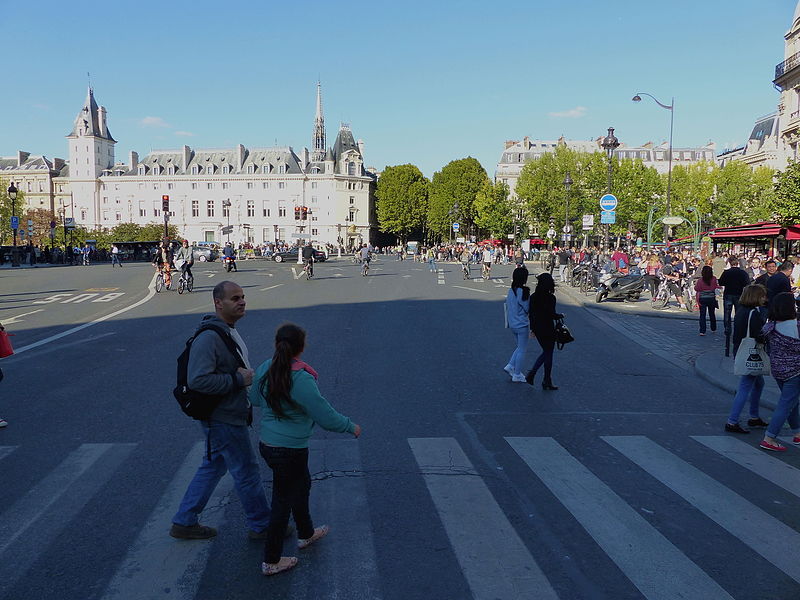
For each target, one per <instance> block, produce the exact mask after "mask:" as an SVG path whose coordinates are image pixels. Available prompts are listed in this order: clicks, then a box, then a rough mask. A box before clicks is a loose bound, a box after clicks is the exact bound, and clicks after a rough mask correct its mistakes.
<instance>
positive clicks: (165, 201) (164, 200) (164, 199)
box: [161, 194, 169, 213]
mask: <svg viewBox="0 0 800 600" xmlns="http://www.w3.org/2000/svg"><path fill="white" fill-rule="evenodd" d="M161 210H163V211H164V212H165V213H168V212H169V196H167V195H166V194H164V195H163V196H161Z"/></svg>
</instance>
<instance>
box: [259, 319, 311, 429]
mask: <svg viewBox="0 0 800 600" xmlns="http://www.w3.org/2000/svg"><path fill="white" fill-rule="evenodd" d="M305 347H306V332H305V330H303V329H302V328H301V327H298V326H297V325H295V324H293V323H286V324H284V325H281V326H280V327H278V330H277V331H276V332H275V354H273V355H272V363H271V364H270V366H269V369H267V372H266V373H265V374H264V377H262V379H261V383H260V385H259V391H260V392H261V395H262V396H263V397H264V399H265V400H266V401H267V405H268V406H269V407H270V409H272V412H273V413H275V416H276V417H278V418H279V419H282V418H284V417H286V413H285V412H284V410H283V409H284V404H283V403H284V402H285V403H286V404H287V405H288V406H295V403H294V402H293V401H292V359H294V357H295V356H297V355H298V354H300V353H301V352H302V351H303V349H304V348H305Z"/></svg>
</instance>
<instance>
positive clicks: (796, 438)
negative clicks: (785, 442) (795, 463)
mask: <svg viewBox="0 0 800 600" xmlns="http://www.w3.org/2000/svg"><path fill="white" fill-rule="evenodd" d="M792 443H793V444H794V445H795V446H800V435H796V436H794V437H793V438H792Z"/></svg>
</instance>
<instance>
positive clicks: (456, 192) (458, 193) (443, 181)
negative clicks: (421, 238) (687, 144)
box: [427, 157, 488, 239]
mask: <svg viewBox="0 0 800 600" xmlns="http://www.w3.org/2000/svg"><path fill="white" fill-rule="evenodd" d="M486 181H488V177H487V175H486V171H485V170H484V169H483V167H482V166H481V163H479V162H478V161H477V160H476V159H474V158H472V157H468V158H462V159H460V160H454V161H452V162H450V163H448V164H447V165H445V166H444V167H443V168H442V170H441V171H437V172H436V173H434V174H433V181H431V185H430V194H429V200H428V223H427V224H428V228H429V231H430V233H431V234H432V235H433V236H434V237H436V238H439V239H441V238H443V237H447V236H448V235H449V234H450V227H451V224H452V222H453V219H455V220H457V221H458V222H459V223H461V224H462V225H463V226H464V232H465V233H466V232H468V231H470V230H471V229H472V226H473V225H474V224H475V207H474V204H475V198H476V196H477V195H478V192H480V191H481V189H483V186H484V184H485V183H486ZM456 204H458V209H457V210H455V205H456Z"/></svg>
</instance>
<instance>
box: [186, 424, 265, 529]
mask: <svg viewBox="0 0 800 600" xmlns="http://www.w3.org/2000/svg"><path fill="white" fill-rule="evenodd" d="M200 425H201V426H202V428H203V433H204V434H205V435H206V436H207V439H208V440H209V444H210V446H211V460H209V459H208V452H206V453H205V454H204V455H203V462H202V463H201V464H200V467H199V468H198V469H197V472H196V473H195V474H194V478H193V479H192V481H191V483H189V487H188V488H187V489H186V493H185V494H184V495H183V500H181V505H180V508H178V512H177V513H175V516H174V517H172V522H173V523H177V524H178V525H185V526H187V527H190V526H192V525H195V524H197V520H198V517H199V516H200V513H201V512H203V509H204V508H205V507H206V504H207V503H208V499H209V498H210V497H211V494H212V493H213V492H214V489H215V488H216V487H217V484H218V483H219V480H220V479H222V476H223V475H225V473H226V472H228V471H230V472H231V477H233V483H234V487H235V488H236V493H237V494H238V495H239V500H240V501H241V503H242V508H244V512H245V516H246V517H247V526H248V527H249V528H250V529H251V530H252V531H257V532H262V531H264V530H265V529H266V528H267V526H268V525H269V515H270V508H269V503H268V502H267V495H266V493H265V491H264V486H263V485H262V484H261V473H260V471H259V470H258V462H257V461H256V456H255V453H254V452H253V447H252V446H251V445H250V434H249V430H248V428H247V426H245V425H228V424H226V423H220V422H218V421H209V422H208V424H207V423H205V422H201V423H200Z"/></svg>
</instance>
